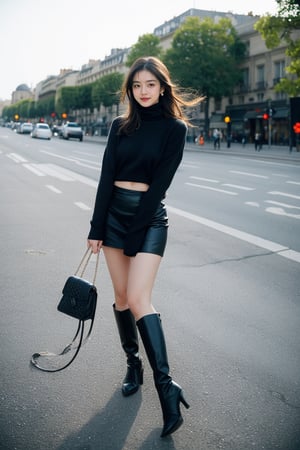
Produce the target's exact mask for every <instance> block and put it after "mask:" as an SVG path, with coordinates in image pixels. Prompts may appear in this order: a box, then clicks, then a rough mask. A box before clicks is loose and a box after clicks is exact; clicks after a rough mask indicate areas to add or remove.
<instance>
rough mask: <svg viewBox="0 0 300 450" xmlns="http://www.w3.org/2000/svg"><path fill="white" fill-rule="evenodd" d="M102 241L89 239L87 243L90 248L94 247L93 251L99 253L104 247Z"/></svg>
mask: <svg viewBox="0 0 300 450" xmlns="http://www.w3.org/2000/svg"><path fill="white" fill-rule="evenodd" d="M102 243H103V241H97V240H95V239H88V240H87V245H88V248H91V249H92V252H93V253H99V252H100V250H101V247H102Z"/></svg>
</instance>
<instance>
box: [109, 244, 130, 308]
mask: <svg viewBox="0 0 300 450" xmlns="http://www.w3.org/2000/svg"><path fill="white" fill-rule="evenodd" d="M102 249H103V253H104V256H105V260H106V264H107V268H108V271H109V274H110V278H111V281H112V285H113V289H114V294H115V300H114V301H115V304H116V308H117V309H118V310H119V311H122V310H124V309H127V308H128V301H127V285H128V273H129V265H130V258H129V257H128V256H126V255H124V253H123V250H121V249H119V248H112V247H106V246H103V247H102Z"/></svg>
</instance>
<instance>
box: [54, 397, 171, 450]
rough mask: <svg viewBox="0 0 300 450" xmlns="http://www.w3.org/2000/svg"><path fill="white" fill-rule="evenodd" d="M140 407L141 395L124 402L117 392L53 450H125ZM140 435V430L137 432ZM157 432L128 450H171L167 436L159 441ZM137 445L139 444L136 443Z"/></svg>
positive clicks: (158, 430) (169, 439) (156, 430)
mask: <svg viewBox="0 0 300 450" xmlns="http://www.w3.org/2000/svg"><path fill="white" fill-rule="evenodd" d="M141 403H142V393H141V391H138V392H137V393H136V394H135V395H134V396H132V397H127V398H126V399H124V398H123V397H122V395H120V390H119V389H117V390H116V392H115V393H114V394H113V396H112V397H111V399H110V400H109V402H108V403H107V404H106V405H105V406H104V407H103V408H102V410H101V411H100V412H99V413H98V414H96V415H95V416H94V417H93V418H92V419H91V420H90V421H89V422H88V423H87V424H86V425H85V426H84V427H82V428H81V429H80V430H79V431H77V432H75V433H72V434H70V435H69V436H68V437H67V438H65V440H64V441H63V443H62V444H61V445H60V446H58V447H57V449H56V450H123V449H129V447H128V442H127V444H126V441H128V440H130V439H128V436H129V433H130V431H131V428H132V426H133V424H134V422H135V419H136V417H137V414H138V411H139V409H140V406H141ZM74 420H76V411H74ZM139 431H140V432H141V431H142V430H139ZM160 433H161V429H160V428H159V429H158V428H156V429H154V430H152V431H151V433H149V434H148V435H147V436H146V438H144V440H143V442H141V439H139V438H140V437H141V435H140V436H139V438H137V439H136V446H134V447H132V446H131V447H130V450H134V449H136V450H152V449H160V450H163V449H166V450H174V449H175V446H174V443H173V439H172V437H171V436H169V437H166V438H164V439H161V438H160ZM138 441H139V443H138Z"/></svg>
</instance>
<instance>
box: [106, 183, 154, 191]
mask: <svg viewBox="0 0 300 450" xmlns="http://www.w3.org/2000/svg"><path fill="white" fill-rule="evenodd" d="M114 185H115V186H117V187H120V188H123V189H130V190H132V191H140V192H146V191H148V189H149V185H148V184H146V183H137V182H135V181H115V182H114Z"/></svg>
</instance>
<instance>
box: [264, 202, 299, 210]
mask: <svg viewBox="0 0 300 450" xmlns="http://www.w3.org/2000/svg"><path fill="white" fill-rule="evenodd" d="M265 203H269V204H270V205H277V206H282V207H283V208H291V209H300V206H294V205H288V204H287V203H281V202H275V201H273V200H265Z"/></svg>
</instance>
